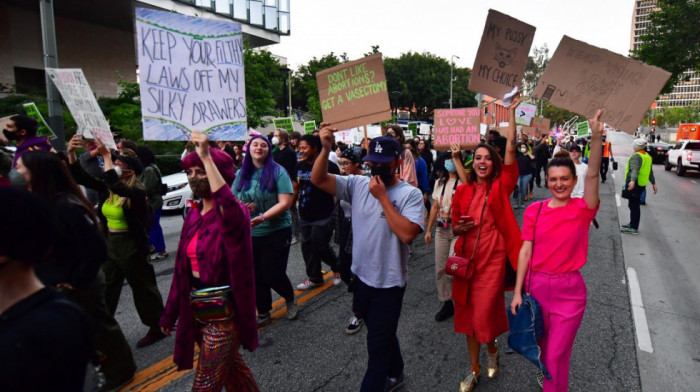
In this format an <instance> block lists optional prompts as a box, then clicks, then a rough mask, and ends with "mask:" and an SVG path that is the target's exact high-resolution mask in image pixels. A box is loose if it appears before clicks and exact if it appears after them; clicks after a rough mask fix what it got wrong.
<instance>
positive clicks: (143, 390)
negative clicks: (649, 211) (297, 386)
mask: <svg viewBox="0 0 700 392" xmlns="http://www.w3.org/2000/svg"><path fill="white" fill-rule="evenodd" d="M323 279H324V284H323V286H319V287H317V288H315V289H313V290H295V292H294V295H295V296H296V298H297V305H299V306H301V305H303V304H305V303H306V302H307V301H309V300H310V299H312V298H314V297H315V296H317V295H319V294H320V293H322V292H323V291H325V290H328V289H329V288H331V287H332V286H333V272H331V271H329V272H328V273H326V274H325V275H324V276H323ZM272 309H273V310H272V312H270V314H271V316H272V320H273V322H274V321H275V320H278V319H280V318H281V317H282V316H284V314H286V313H287V309H286V307H285V301H284V298H280V299H278V300H277V301H275V302H274V303H273V304H272ZM264 328H266V327H263V328H261V329H264ZM194 356H195V358H194V359H195V361H194V368H195V369H196V368H197V359H198V358H199V349H198V348H197V347H195V351H194ZM190 372H192V369H190V370H186V371H177V365H175V363H173V356H172V355H170V356H168V357H166V358H163V359H162V360H160V361H158V362H156V363H154V364H153V365H151V366H149V367H147V368H145V369H143V370H141V371H140V372H138V373H136V375H135V376H134V380H133V381H132V382H130V383H129V384H127V385H125V386H124V387H123V388H122V389H120V391H123V392H127V391H133V392H137V391H138V392H147V391H157V390H158V389H160V388H163V387H165V386H166V385H168V384H170V383H171V382H173V381H175V380H177V379H179V378H181V377H183V376H185V375H187V374H189V373H190Z"/></svg>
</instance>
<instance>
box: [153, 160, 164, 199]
mask: <svg viewBox="0 0 700 392" xmlns="http://www.w3.org/2000/svg"><path fill="white" fill-rule="evenodd" d="M150 167H151V168H152V169H153V170H155V172H156V176H158V182H159V183H160V195H161V196H165V195H166V194H167V193H168V185H167V184H163V177H161V175H160V170H158V168H157V167H156V166H154V165H150Z"/></svg>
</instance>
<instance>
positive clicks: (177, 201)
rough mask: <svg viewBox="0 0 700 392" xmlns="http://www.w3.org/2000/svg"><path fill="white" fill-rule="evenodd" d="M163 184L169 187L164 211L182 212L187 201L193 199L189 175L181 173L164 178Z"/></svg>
mask: <svg viewBox="0 0 700 392" xmlns="http://www.w3.org/2000/svg"><path fill="white" fill-rule="evenodd" d="M163 183H164V184H166V185H167V186H168V193H166V194H165V196H163V210H181V209H183V208H184V207H185V202H186V201H187V199H191V198H192V190H191V189H190V183H189V182H187V174H185V172H184V171H183V172H179V173H175V174H171V175H169V176H164V177H163Z"/></svg>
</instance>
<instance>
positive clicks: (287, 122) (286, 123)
mask: <svg viewBox="0 0 700 392" xmlns="http://www.w3.org/2000/svg"><path fill="white" fill-rule="evenodd" d="M272 123H273V124H274V125H275V129H284V130H285V131H288V132H289V133H292V132H294V124H293V123H292V118H291V117H281V118H276V119H274V120H272Z"/></svg>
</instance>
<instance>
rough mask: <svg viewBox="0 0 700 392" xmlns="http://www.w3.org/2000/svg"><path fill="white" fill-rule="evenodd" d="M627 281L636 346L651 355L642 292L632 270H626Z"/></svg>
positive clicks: (652, 350)
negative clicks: (635, 333)
mask: <svg viewBox="0 0 700 392" xmlns="http://www.w3.org/2000/svg"><path fill="white" fill-rule="evenodd" d="M627 279H628V280H629V282H630V303H631V304H632V316H633V318H634V326H635V330H636V332H637V344H638V345H639V349H640V350H642V351H646V352H648V353H653V352H654V348H653V347H652V346H651V336H650V335H649V326H648V325H647V316H646V313H645V312H644V304H643V303H642V291H641V290H640V289H639V280H637V272H636V271H635V270H634V268H627Z"/></svg>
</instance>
